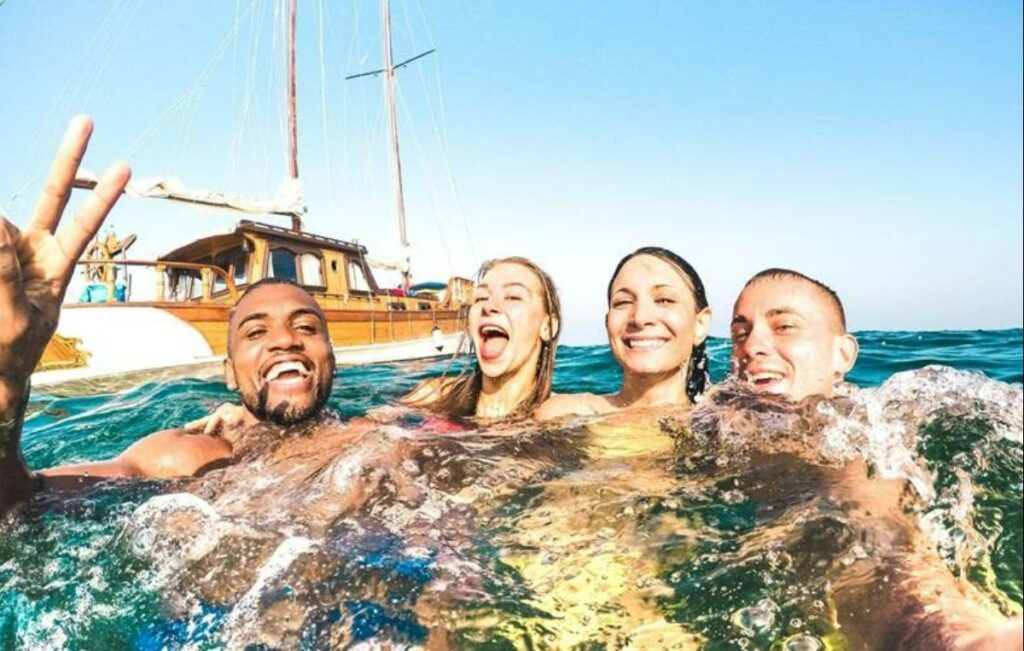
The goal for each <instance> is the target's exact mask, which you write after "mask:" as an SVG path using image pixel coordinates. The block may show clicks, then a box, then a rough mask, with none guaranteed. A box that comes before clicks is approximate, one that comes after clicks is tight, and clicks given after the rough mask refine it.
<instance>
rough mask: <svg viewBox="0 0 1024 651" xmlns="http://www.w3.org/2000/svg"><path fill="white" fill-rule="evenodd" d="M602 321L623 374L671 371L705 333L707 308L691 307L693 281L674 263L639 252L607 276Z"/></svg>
mask: <svg viewBox="0 0 1024 651" xmlns="http://www.w3.org/2000/svg"><path fill="white" fill-rule="evenodd" d="M605 324H606V326H607V328H608V343H609V345H610V346H611V349H612V354H613V355H614V356H615V359H616V361H618V363H619V364H620V365H621V366H622V369H623V371H625V372H626V373H627V374H634V375H647V374H665V373H677V372H679V371H680V370H681V369H682V370H684V371H685V369H686V368H687V365H688V363H689V360H690V355H691V354H692V352H693V347H694V345H695V344H699V343H700V342H702V341H704V338H705V337H706V336H707V333H708V328H709V327H710V325H711V310H710V309H708V308H703V309H701V310H699V311H698V310H697V306H696V301H695V299H694V294H693V286H692V284H691V283H690V281H689V280H688V279H687V278H686V277H685V276H684V275H683V273H682V272H681V271H680V270H679V269H678V268H676V267H675V266H674V265H672V264H669V263H668V262H666V261H665V260H662V259H660V258H657V257H655V256H653V255H646V254H641V255H636V256H634V257H632V258H630V259H629V260H628V261H627V262H626V263H625V264H623V265H622V267H621V269H619V272H618V274H617V275H616V276H615V278H614V279H613V280H612V285H611V290H610V298H609V306H608V315H607V317H606V318H605Z"/></svg>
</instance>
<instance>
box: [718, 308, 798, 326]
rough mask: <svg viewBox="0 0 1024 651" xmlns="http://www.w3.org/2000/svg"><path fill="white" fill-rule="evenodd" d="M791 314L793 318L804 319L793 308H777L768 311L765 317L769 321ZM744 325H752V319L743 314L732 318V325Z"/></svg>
mask: <svg viewBox="0 0 1024 651" xmlns="http://www.w3.org/2000/svg"><path fill="white" fill-rule="evenodd" d="M790 314H791V315H793V316H798V317H801V318H803V314H801V313H800V312H799V310H796V309H795V308H792V307H776V308H773V309H771V310H768V311H767V312H765V314H764V315H765V317H767V318H769V319H772V318H774V317H777V316H785V315H790ZM743 323H750V319H748V318H747V317H745V316H743V315H742V314H737V315H736V316H734V317H733V318H732V325H739V324H743Z"/></svg>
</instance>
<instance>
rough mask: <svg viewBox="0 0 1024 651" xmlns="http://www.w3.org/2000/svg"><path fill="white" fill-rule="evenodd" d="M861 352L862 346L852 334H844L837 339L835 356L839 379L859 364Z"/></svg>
mask: <svg viewBox="0 0 1024 651" xmlns="http://www.w3.org/2000/svg"><path fill="white" fill-rule="evenodd" d="M858 352H860V344H858V343H857V338H856V337H854V336H853V335H851V334H844V335H841V336H839V337H837V338H836V344H835V351H834V354H833V357H834V365H835V369H836V373H838V374H839V378H840V379H842V376H844V375H846V374H847V373H849V372H850V369H852V368H853V365H854V364H855V363H856V362H857V353H858Z"/></svg>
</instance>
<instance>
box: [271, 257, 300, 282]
mask: <svg viewBox="0 0 1024 651" xmlns="http://www.w3.org/2000/svg"><path fill="white" fill-rule="evenodd" d="M267 277H268V278H284V279H285V280H290V281H292V282H296V283H297V282H299V274H298V268H297V267H296V265H295V253H293V252H292V251H290V250H288V249H274V250H272V251H271V252H270V270H269V273H267Z"/></svg>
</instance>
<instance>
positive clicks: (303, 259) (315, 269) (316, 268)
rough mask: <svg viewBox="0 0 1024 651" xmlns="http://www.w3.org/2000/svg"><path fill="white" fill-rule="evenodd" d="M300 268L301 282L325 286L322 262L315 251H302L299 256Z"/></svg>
mask: <svg viewBox="0 0 1024 651" xmlns="http://www.w3.org/2000/svg"><path fill="white" fill-rule="evenodd" d="M299 266H300V267H301V268H302V284H303V285H309V286H311V287H326V286H327V283H325V282H324V262H323V260H321V259H320V256H318V255H317V254H315V253H303V254H302V255H300V256H299Z"/></svg>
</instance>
